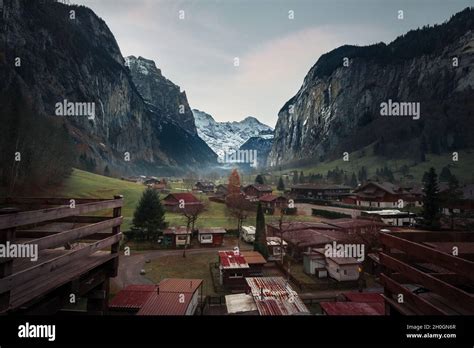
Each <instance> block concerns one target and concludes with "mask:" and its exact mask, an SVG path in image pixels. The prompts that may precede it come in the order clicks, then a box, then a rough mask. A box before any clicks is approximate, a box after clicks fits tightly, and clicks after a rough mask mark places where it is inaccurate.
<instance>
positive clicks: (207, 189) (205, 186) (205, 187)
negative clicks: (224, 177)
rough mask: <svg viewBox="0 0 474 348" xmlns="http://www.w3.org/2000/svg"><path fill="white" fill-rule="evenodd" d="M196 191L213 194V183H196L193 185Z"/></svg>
mask: <svg viewBox="0 0 474 348" xmlns="http://www.w3.org/2000/svg"><path fill="white" fill-rule="evenodd" d="M195 187H196V189H197V190H199V191H202V192H204V193H213V192H214V189H215V187H214V183H213V182H210V181H198V182H197V183H196V185H195Z"/></svg>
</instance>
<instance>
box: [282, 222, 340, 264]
mask: <svg viewBox="0 0 474 348" xmlns="http://www.w3.org/2000/svg"><path fill="white" fill-rule="evenodd" d="M348 239H349V237H348V235H347V233H345V232H342V231H339V230H315V229H308V230H301V231H291V232H285V233H283V240H284V241H286V242H287V243H288V247H287V253H289V254H290V255H291V256H292V257H293V258H294V259H297V260H300V259H301V258H302V257H303V253H304V252H305V251H306V250H308V248H324V247H325V246H326V245H327V244H331V243H333V242H336V243H338V244H344V243H345V242H347V241H348Z"/></svg>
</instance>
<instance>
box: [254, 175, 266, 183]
mask: <svg viewBox="0 0 474 348" xmlns="http://www.w3.org/2000/svg"><path fill="white" fill-rule="evenodd" d="M255 183H256V184H260V185H263V184H265V180H264V179H263V176H262V175H261V174H258V175H257V176H256V177H255Z"/></svg>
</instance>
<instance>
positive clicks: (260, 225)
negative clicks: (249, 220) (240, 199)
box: [253, 202, 269, 259]
mask: <svg viewBox="0 0 474 348" xmlns="http://www.w3.org/2000/svg"><path fill="white" fill-rule="evenodd" d="M253 250H254V251H258V252H259V253H260V254H262V256H263V257H264V258H265V259H268V255H269V253H268V246H267V233H266V231H265V215H264V214H263V208H262V204H261V203H260V202H258V206H257V221H256V224H255V242H254V243H253Z"/></svg>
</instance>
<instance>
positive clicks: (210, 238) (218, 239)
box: [198, 227, 226, 246]
mask: <svg viewBox="0 0 474 348" xmlns="http://www.w3.org/2000/svg"><path fill="white" fill-rule="evenodd" d="M225 233H226V230H225V229H223V228H221V227H211V228H200V229H199V231H198V240H199V244H201V245H202V246H221V245H222V244H224V235H225Z"/></svg>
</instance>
